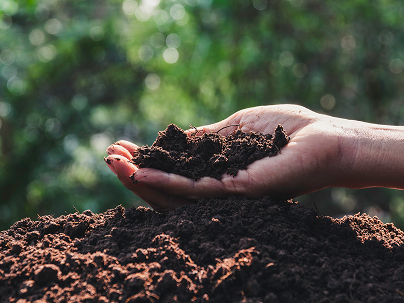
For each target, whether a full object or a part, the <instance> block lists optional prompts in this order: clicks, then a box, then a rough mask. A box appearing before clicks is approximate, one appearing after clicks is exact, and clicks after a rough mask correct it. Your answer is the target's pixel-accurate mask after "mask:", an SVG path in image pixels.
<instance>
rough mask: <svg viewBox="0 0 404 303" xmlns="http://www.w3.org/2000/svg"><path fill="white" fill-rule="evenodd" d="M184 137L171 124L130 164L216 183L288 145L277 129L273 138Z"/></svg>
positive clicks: (243, 135) (244, 135)
mask: <svg viewBox="0 0 404 303" xmlns="http://www.w3.org/2000/svg"><path fill="white" fill-rule="evenodd" d="M197 132H198V131H197V130H195V133H194V134H192V135H190V136H187V134H186V133H184V131H183V130H182V129H180V128H179V127H177V126H176V125H174V124H170V125H168V126H167V128H166V130H164V131H161V132H159V134H158V137H157V139H156V141H155V142H154V143H153V145H152V146H150V147H149V146H147V145H146V146H142V147H140V148H139V149H138V150H137V151H135V152H134V157H133V159H132V162H133V163H134V164H135V165H137V166H138V167H139V168H143V167H149V168H156V169H159V170H162V171H165V172H169V173H175V174H178V175H182V176H185V177H188V178H191V179H194V180H198V179H200V178H202V177H205V176H208V177H213V178H216V179H218V180H220V179H221V177H222V175H223V174H224V173H227V174H229V175H232V176H236V175H237V173H238V171H239V170H241V169H246V168H247V166H248V165H249V164H251V163H253V162H254V161H256V160H259V159H262V158H265V157H272V156H275V155H277V154H278V153H279V152H280V150H281V148H282V147H284V146H285V145H286V144H287V143H288V142H289V137H288V136H287V135H286V132H285V130H284V129H283V127H282V126H281V125H278V127H277V128H276V129H275V131H274V134H273V135H271V134H266V135H263V134H260V133H256V132H250V133H243V132H242V131H241V130H237V131H235V132H233V133H232V134H230V135H228V136H222V135H220V134H219V133H204V134H203V135H201V136H198V135H197Z"/></svg>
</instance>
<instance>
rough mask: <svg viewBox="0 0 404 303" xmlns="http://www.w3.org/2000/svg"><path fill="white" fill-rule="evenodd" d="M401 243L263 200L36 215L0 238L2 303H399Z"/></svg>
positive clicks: (381, 229)
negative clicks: (162, 210) (156, 209)
mask: <svg viewBox="0 0 404 303" xmlns="http://www.w3.org/2000/svg"><path fill="white" fill-rule="evenodd" d="M403 242H404V233H403V232H402V231H401V230H398V229H397V228H395V227H394V226H393V224H383V223H382V222H381V221H380V220H378V219H377V218H376V217H373V218H370V217H369V216H367V215H366V214H362V215H360V214H357V215H355V216H348V217H344V218H342V219H333V218H330V217H324V216H321V215H319V214H318V213H317V212H316V211H314V210H312V209H308V208H306V207H303V206H301V205H299V204H297V203H295V202H292V201H286V202H280V201H272V200H270V199H269V198H264V199H261V200H247V199H242V198H229V199H227V200H204V201H200V203H198V204H195V205H191V206H185V207H180V208H178V209H176V210H174V211H172V212H169V213H167V214H159V213H156V212H154V211H152V210H150V209H147V208H143V207H139V208H130V209H124V208H123V207H120V206H118V207H117V208H115V209H113V210H109V211H107V212H106V213H104V214H93V213H92V212H91V211H85V212H83V213H82V214H79V213H75V214H69V215H65V216H60V217H58V218H53V217H51V216H44V217H40V218H39V220H38V221H31V220H30V219H24V220H21V221H19V222H17V223H15V224H14V225H13V226H12V227H11V228H10V229H9V230H7V231H3V232H1V233H0V302H19V303H24V302H35V301H36V300H39V301H36V302H38V303H39V302H322V303H325V302H341V303H342V302H368V303H373V302H404V282H403V281H404V263H403V261H404V246H403Z"/></svg>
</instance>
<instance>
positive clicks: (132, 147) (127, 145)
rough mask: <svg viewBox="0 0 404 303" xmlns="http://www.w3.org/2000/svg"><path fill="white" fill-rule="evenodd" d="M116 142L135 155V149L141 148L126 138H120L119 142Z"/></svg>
mask: <svg viewBox="0 0 404 303" xmlns="http://www.w3.org/2000/svg"><path fill="white" fill-rule="evenodd" d="M115 144H116V145H119V146H122V147H123V148H125V149H126V150H127V151H128V152H129V153H130V154H131V155H132V156H133V152H134V151H135V150H137V149H139V146H138V145H136V144H135V143H132V142H129V141H125V140H119V141H118V142H115ZM131 158H132V157H131Z"/></svg>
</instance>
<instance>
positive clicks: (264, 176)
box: [105, 105, 342, 212]
mask: <svg viewBox="0 0 404 303" xmlns="http://www.w3.org/2000/svg"><path fill="white" fill-rule="evenodd" d="M337 120H338V119H337V118H332V117H330V116H326V115H321V114H317V113H315V112H312V111H310V110H308V109H306V108H304V107H301V106H297V105H270V106H260V107H253V108H248V109H244V110H241V111H239V112H237V113H235V114H233V115H231V116H230V117H228V118H227V119H225V120H223V121H220V122H218V123H215V124H211V125H207V126H202V127H198V135H200V134H202V133H205V132H207V133H210V132H216V131H218V130H220V129H222V128H223V127H225V126H228V125H239V126H231V127H228V128H224V129H222V130H221V131H220V134H222V135H228V134H230V133H231V132H233V131H234V130H236V129H237V128H240V129H241V130H242V131H243V132H250V131H255V132H260V133H264V134H267V133H273V131H274V130H275V128H276V127H277V125H278V124H281V125H283V127H284V129H285V131H286V133H287V134H288V135H289V136H290V142H289V143H288V144H287V145H286V146H285V147H283V149H282V150H281V153H280V154H278V155H276V156H275V157H267V158H264V159H261V160H258V161H255V162H254V163H252V164H250V165H249V166H248V168H247V169H246V170H241V171H239V172H238V174H237V176H236V177H233V176H229V175H226V174H224V175H223V176H222V179H221V180H220V181H219V180H216V179H213V178H210V177H204V178H201V179H199V180H198V181H195V180H191V179H188V178H186V177H183V176H179V175H176V174H171V173H166V172H163V171H160V170H157V169H151V168H141V169H138V168H137V167H136V166H135V165H134V164H132V163H131V162H130V159H131V158H132V155H133V152H134V151H135V150H136V149H138V148H139V147H138V146H137V145H135V144H133V143H130V142H128V141H118V142H116V143H115V144H113V145H111V146H110V147H108V149H107V152H108V154H109V156H108V157H107V158H105V161H106V163H107V164H108V167H109V168H110V169H111V170H112V171H113V172H114V173H115V174H116V175H117V177H118V178H119V180H120V181H121V182H122V183H123V185H125V187H127V188H128V189H129V190H131V191H132V192H133V193H134V194H136V195H137V196H139V197H140V198H142V199H143V200H145V201H146V202H147V203H148V204H149V205H150V206H151V207H153V208H154V209H155V210H156V211H159V212H165V211H169V210H171V209H174V208H176V207H178V206H180V205H186V204H191V203H195V202H196V201H197V200H198V199H201V198H210V197H214V198H223V197H227V196H231V195H237V196H245V197H251V198H260V197H263V196H266V195H270V196H272V197H276V198H282V199H288V198H293V197H296V196H299V195H302V194H305V193H309V192H312V191H316V190H319V189H322V188H325V187H328V186H333V185H334V184H335V183H336V182H337V180H338V178H339V175H338V174H339V173H338V172H339V166H340V161H341V157H342V153H341V149H340V143H339V135H338V130H337V127H336V124H338V122H337ZM194 131H195V130H188V131H187V132H188V133H192V132H194Z"/></svg>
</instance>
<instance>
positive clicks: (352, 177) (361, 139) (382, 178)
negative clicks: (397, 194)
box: [336, 119, 404, 189]
mask: <svg viewBox="0 0 404 303" xmlns="http://www.w3.org/2000/svg"><path fill="white" fill-rule="evenodd" d="M338 120H339V121H340V123H339V126H338V128H339V130H338V136H339V150H340V151H341V152H340V153H339V156H340V159H339V160H340V161H339V163H340V164H339V171H340V174H339V178H338V180H337V184H336V186H343V187H349V188H366V187H389V188H399V189H404V182H403V181H402V180H404V156H402V149H403V147H404V128H403V127H400V126H389V125H378V124H371V123H365V122H359V121H350V120H343V119H338Z"/></svg>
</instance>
